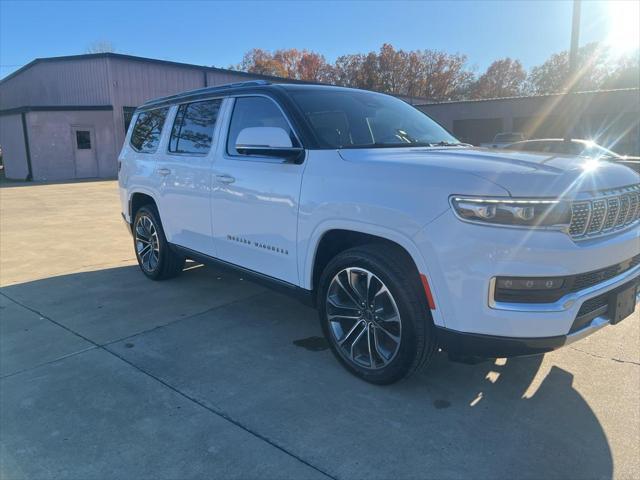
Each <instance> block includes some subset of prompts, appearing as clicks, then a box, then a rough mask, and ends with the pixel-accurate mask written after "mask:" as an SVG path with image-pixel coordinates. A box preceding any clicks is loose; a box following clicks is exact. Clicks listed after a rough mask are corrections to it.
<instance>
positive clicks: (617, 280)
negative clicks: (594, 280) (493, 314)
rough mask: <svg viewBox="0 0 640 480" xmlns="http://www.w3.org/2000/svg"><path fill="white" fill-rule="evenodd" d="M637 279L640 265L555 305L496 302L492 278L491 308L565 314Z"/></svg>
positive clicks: (574, 293)
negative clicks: (575, 306)
mask: <svg viewBox="0 0 640 480" xmlns="http://www.w3.org/2000/svg"><path fill="white" fill-rule="evenodd" d="M636 277H640V265H636V266H635V267H633V268H630V269H629V270H627V271H626V272H622V273H621V274H620V275H618V276H616V277H613V278H610V279H609V280H605V281H604V282H602V283H598V284H597V285H593V286H592V287H588V288H585V289H584V290H580V291H578V292H571V293H568V294H566V295H565V296H564V297H562V298H561V299H560V300H557V301H556V302H554V303H510V302H496V301H495V291H496V277H492V278H491V280H490V281H489V307H490V308H492V309H494V310H508V311H511V312H564V311H565V310H568V309H570V308H571V307H573V305H574V304H575V303H576V302H580V303H582V302H583V301H584V300H588V298H590V297H595V296H597V295H600V294H601V293H605V292H606V291H608V290H612V289H614V288H616V287H619V286H620V285H623V284H624V283H626V282H628V281H630V280H633V279H634V278H636Z"/></svg>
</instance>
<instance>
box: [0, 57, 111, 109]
mask: <svg viewBox="0 0 640 480" xmlns="http://www.w3.org/2000/svg"><path fill="white" fill-rule="evenodd" d="M110 103H111V102H110V101H109V89H108V81H107V59H106V58H93V59H84V60H64V61H57V62H40V63H36V64H35V65H33V66H32V67H31V68H28V69H27V70H25V71H23V72H21V73H19V74H18V75H16V76H14V77H12V78H9V79H8V80H6V81H5V82H3V83H2V85H0V110H5V109H9V108H16V107H23V106H52V105H109V104H110Z"/></svg>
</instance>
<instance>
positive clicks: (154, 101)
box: [141, 80, 271, 107]
mask: <svg viewBox="0 0 640 480" xmlns="http://www.w3.org/2000/svg"><path fill="white" fill-rule="evenodd" d="M262 85H271V82H270V81H268V80H248V81H246V82H235V83H225V84H224V85H218V86H215V87H204V88H196V89H195V90H188V91H186V92H180V93H176V94H174V95H168V96H166V97H158V98H154V99H152V100H148V101H146V102H144V103H143V104H142V105H141V106H143V107H146V106H148V105H155V104H157V103H165V102H169V101H171V100H176V99H179V98H182V97H187V96H191V95H197V94H205V93H216V92H220V91H224V90H228V89H230V88H242V87H257V86H262Z"/></svg>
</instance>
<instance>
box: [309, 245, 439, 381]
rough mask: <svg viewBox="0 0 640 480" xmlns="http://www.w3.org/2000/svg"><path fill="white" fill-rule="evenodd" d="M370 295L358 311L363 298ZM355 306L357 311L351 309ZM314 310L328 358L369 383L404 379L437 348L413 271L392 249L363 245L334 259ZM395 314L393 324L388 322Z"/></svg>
mask: <svg viewBox="0 0 640 480" xmlns="http://www.w3.org/2000/svg"><path fill="white" fill-rule="evenodd" d="M366 285H368V286H369V290H368V294H365V292H366V291H367V288H366ZM343 287H344V288H343ZM374 294H376V295H375V300H374V301H373V302H371V301H368V302H366V303H368V306H367V305H365V306H364V307H363V305H362V300H363V298H364V297H365V296H366V297H368V299H369V300H371V298H374ZM358 302H359V307H360V308H354V307H355V305H356V303H358ZM372 305H373V307H372ZM318 311H319V314H320V322H321V324H322V330H323V332H324V335H325V337H326V339H327V340H328V342H329V345H330V346H331V350H332V352H333V354H334V355H335V356H336V358H337V359H338V360H339V361H340V363H342V365H343V366H344V367H345V368H346V369H347V370H348V371H349V372H351V373H352V374H354V375H356V376H357V377H359V378H361V379H363V380H365V381H367V382H370V383H374V384H378V385H386V384H390V383H394V382H397V381H398V380H401V379H402V378H405V377H406V376H408V375H410V374H412V373H413V372H415V371H416V370H417V369H418V368H420V367H421V366H423V365H425V364H426V363H428V362H429V360H430V359H431V358H432V356H433V354H434V352H435V351H436V348H437V343H436V338H435V331H434V327H433V320H432V318H431V311H430V310H429V307H428V305H427V300H426V295H425V293H424V290H423V287H422V284H421V281H420V278H419V274H418V271H417V270H416V268H415V265H414V264H413V262H412V261H411V259H410V258H407V256H406V254H404V253H403V252H400V251H398V250H395V249H394V248H393V247H392V248H389V247H387V246H385V245H380V244H371V245H364V246H360V247H355V248H351V249H349V250H346V251H344V252H342V253H340V254H338V255H337V256H336V257H334V258H333V259H332V260H331V261H330V262H329V264H328V265H327V266H326V268H325V269H324V272H323V273H322V275H321V277H320V281H319V293H318ZM395 316H398V317H399V320H398V321H392V320H391V319H393V318H395ZM358 324H359V326H357V325H358ZM354 329H355V330H354ZM360 332H362V333H360ZM367 355H368V359H367Z"/></svg>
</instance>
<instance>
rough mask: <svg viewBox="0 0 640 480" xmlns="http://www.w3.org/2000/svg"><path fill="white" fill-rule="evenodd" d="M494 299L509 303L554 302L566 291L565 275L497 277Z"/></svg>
mask: <svg viewBox="0 0 640 480" xmlns="http://www.w3.org/2000/svg"><path fill="white" fill-rule="evenodd" d="M494 282H495V283H494V287H495V291H494V300H495V301H496V302H509V303H553V302H556V301H557V300H559V299H560V298H562V296H563V295H564V294H565V293H566V292H565V290H566V289H565V288H564V287H565V284H566V282H565V278H564V277H496V278H495V279H494Z"/></svg>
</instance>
